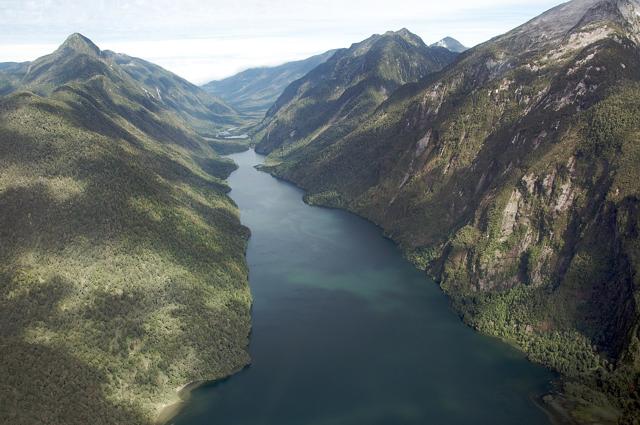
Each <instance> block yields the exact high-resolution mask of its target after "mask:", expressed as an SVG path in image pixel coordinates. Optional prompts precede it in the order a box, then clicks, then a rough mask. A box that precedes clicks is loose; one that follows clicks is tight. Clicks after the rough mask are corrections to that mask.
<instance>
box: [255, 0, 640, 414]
mask: <svg viewBox="0 0 640 425" xmlns="http://www.w3.org/2000/svg"><path fill="white" fill-rule="evenodd" d="M639 10H640V6H639V4H638V2H637V1H635V0H634V1H628V0H608V1H602V0H600V1H598V0H575V1H572V2H569V3H566V4H563V5H560V6H558V7H556V8H554V9H552V10H550V11H548V12H547V13H545V14H543V15H541V16H540V17H538V18H535V19H533V20H531V21H530V22H528V23H526V24H525V25H523V26H521V27H519V28H516V29H514V30H513V31H511V32H509V33H507V34H505V35H503V36H500V37H497V38H495V39H493V40H491V41H490V42H488V43H485V44H483V45H480V46H478V47H476V48H473V49H471V50H470V51H468V52H466V53H464V54H463V55H461V56H460V57H459V59H458V60H457V61H456V62H455V63H454V64H453V65H451V66H449V67H447V68H446V69H444V70H443V71H442V72H441V73H439V74H436V75H434V76H431V77H427V78H424V79H422V80H421V81H420V82H419V83H417V84H409V85H406V86H404V87H401V88H400V89H398V90H396V91H395V92H394V93H393V94H392V95H391V96H390V98H389V99H388V100H387V101H386V102H384V103H383V104H382V105H381V106H380V107H378V108H377V110H376V111H375V112H373V113H371V114H370V115H369V116H368V117H367V118H366V120H363V121H362V123H361V125H360V126H359V127H358V128H357V129H353V130H350V131H349V132H348V133H346V134H343V135H342V136H341V137H340V138H336V139H332V140H331V141H329V142H327V143H325V144H322V145H318V144H316V145H309V146H302V147H301V148H300V149H297V150H292V151H290V152H289V151H287V152H276V153H274V154H272V155H271V157H270V158H271V165H270V166H269V167H267V168H268V169H269V170H270V171H272V172H273V173H274V174H276V175H279V176H282V177H284V178H287V179H289V180H292V181H294V182H295V183H297V184H299V185H300V186H302V187H303V188H305V189H307V190H308V191H310V192H312V194H313V193H333V194H334V196H333V197H332V199H340V200H341V205H342V206H344V207H345V208H348V209H350V210H352V211H354V212H356V213H358V214H361V215H363V216H365V217H367V218H369V219H371V220H373V221H374V222H376V223H378V224H379V225H381V226H382V227H383V228H384V229H385V231H386V232H387V233H388V235H389V236H391V237H392V238H393V239H395V240H396V241H398V242H399V243H400V244H401V245H402V246H403V247H404V248H405V249H406V250H407V252H408V253H409V257H410V258H411V259H412V260H414V261H415V263H416V264H418V265H419V266H421V267H424V268H426V269H427V270H429V272H430V273H432V274H433V275H435V276H436V277H438V278H439V280H440V282H441V285H442V287H443V289H444V290H445V291H446V292H447V293H448V294H450V295H451V297H452V299H453V301H454V304H455V305H456V307H457V308H458V309H459V310H460V311H461V313H462V314H463V316H464V317H465V320H467V321H468V322H469V323H471V324H472V325H473V326H475V327H477V328H478V329H480V330H482V331H484V332H487V333H491V334H494V335H498V336H501V337H503V338H508V339H510V340H513V341H515V342H517V343H518V344H519V345H520V346H521V347H522V348H523V349H524V350H526V351H527V352H528V353H529V355H530V356H531V357H532V358H533V359H534V360H537V361H540V362H543V363H545V364H547V365H549V366H551V367H553V368H555V369H556V370H558V371H560V372H561V373H562V374H563V375H564V377H565V381H564V382H565V386H564V390H565V393H566V395H567V400H569V401H567V403H568V404H569V405H570V408H571V411H572V414H573V417H574V418H575V419H576V420H578V421H580V422H585V423H591V422H593V423H596V422H597V423H613V422H615V421H619V422H621V423H637V418H638V417H640V415H638V412H639V409H640V404H638V403H639V402H638V400H639V399H640V397H639V395H638V388H640V375H639V371H640V343H639V339H640V337H639V334H638V329H639V325H640V308H639V307H638V302H640V291H639V290H638V285H639V283H640V282H639V281H638V271H639V270H640V263H639V261H640V244H639V242H640V241H639V240H638V228H639V227H640V221H639V220H640V216H639V215H638V209H639V208H640V198H639V195H640V179H639V178H640V172H639V171H638V167H637V163H638V162H637V161H638V160H639V159H640V156H639V155H640V153H639V152H640V142H639V140H640V137H639V136H638V135H639V134H640V101H638V99H639V98H640V48H639V46H638V36H639V32H638V28H639V27H638V16H640V15H639ZM326 131H327V132H330V131H332V128H331V127H329V128H328V129H327V130H326ZM632 164H634V165H632ZM312 196H313V195H312ZM634 421H636V422H634Z"/></svg>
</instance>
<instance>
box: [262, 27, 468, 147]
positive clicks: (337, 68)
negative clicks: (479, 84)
mask: <svg viewBox="0 0 640 425" xmlns="http://www.w3.org/2000/svg"><path fill="white" fill-rule="evenodd" d="M455 57H456V54H455V53H452V52H450V51H449V50H446V49H443V48H440V47H436V48H431V47H428V46H426V45H425V44H424V42H423V41H422V40H421V39H420V38H419V37H418V36H416V35H414V34H412V33H411V32H409V31H408V30H406V29H402V30H400V31H397V32H391V31H390V32H387V33H385V34H382V35H374V36H372V37H370V38H368V39H366V40H364V41H362V42H360V43H357V44H354V45H352V46H351V47H350V48H348V49H342V50H338V51H337V52H336V53H335V54H334V55H333V56H332V57H331V58H330V59H329V60H327V61H326V62H325V63H323V64H321V65H319V66H318V67H316V68H315V69H313V70H312V71H311V72H309V73H308V74H307V75H305V76H304V77H303V78H301V79H299V80H297V81H295V82H294V83H292V84H291V85H290V86H289V87H287V89H286V90H285V91H284V93H283V94H282V95H281V96H280V97H279V98H278V100H277V102H276V103H275V104H274V105H273V106H272V107H271V109H269V111H268V112H267V114H266V116H265V119H264V121H263V122H262V123H261V124H260V126H259V128H258V130H257V133H256V137H255V140H258V143H257V146H256V150H257V151H258V152H261V153H268V152H271V151H273V150H276V149H281V150H287V151H290V150H295V149H298V148H299V147H301V146H304V145H310V144H313V145H316V144H317V145H324V144H328V143H333V142H334V141H336V140H338V139H339V138H340V137H342V136H343V135H345V134H347V133H348V132H350V131H353V130H354V129H356V128H357V127H358V126H359V125H360V124H361V123H362V122H363V120H364V119H366V118H367V117H368V116H369V114H370V113H371V112H373V111H374V110H375V108H376V107H377V106H379V105H380V104H381V103H382V102H383V101H384V100H385V99H387V97H388V96H389V95H390V94H391V93H392V92H393V91H394V90H395V89H397V88H398V87H400V86H401V85H403V84H406V83H410V82H415V81H418V80H419V79H421V78H422V77H425V76H426V75H428V74H430V73H433V72H437V71H440V70H441V69H443V68H444V67H445V66H446V65H448V64H449V63H451V62H452V61H453V60H454V59H455Z"/></svg>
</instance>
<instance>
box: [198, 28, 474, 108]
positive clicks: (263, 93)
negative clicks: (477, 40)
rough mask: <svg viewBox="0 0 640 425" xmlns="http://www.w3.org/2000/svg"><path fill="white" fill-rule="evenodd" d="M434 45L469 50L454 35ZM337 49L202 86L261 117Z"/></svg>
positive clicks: (247, 71)
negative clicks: (297, 81) (286, 90)
mask: <svg viewBox="0 0 640 425" xmlns="http://www.w3.org/2000/svg"><path fill="white" fill-rule="evenodd" d="M431 47H442V48H445V49H448V50H450V51H452V52H454V53H461V52H464V51H465V50H467V48H466V47H464V46H463V45H462V44H461V43H460V42H458V41H457V40H455V39H454V38H451V37H446V38H444V39H442V40H440V41H439V42H437V43H434V44H432V45H431ZM336 52H337V50H330V51H328V52H325V53H323V54H321V55H317V56H312V57H310V58H308V59H305V60H301V61H295V62H288V63H285V64H283V65H279V66H274V67H262V68H251V69H248V70H246V71H242V72H240V73H238V74H236V75H234V76H231V77H228V78H225V79H223V80H219V81H211V82H209V83H207V84H205V85H203V86H202V88H203V89H204V90H205V91H207V92H208V93H211V94H213V95H215V96H218V97H219V98H221V99H223V100H224V101H225V102H227V103H228V104H229V105H232V106H233V107H234V108H235V109H236V110H238V111H240V112H242V113H243V114H247V115H252V116H254V117H257V118H259V119H261V118H262V117H263V116H264V114H265V113H266V112H267V111H268V110H269V108H271V106H272V105H273V104H274V103H275V101H276V100H277V99H278V97H279V96H280V95H281V94H282V92H283V91H284V90H285V88H287V86H288V85H289V84H291V83H293V82H294V81H296V80H298V79H300V78H302V77H304V76H305V75H306V74H307V73H308V72H310V71H311V70H313V69H314V68H315V67H317V66H318V65H320V64H322V63H324V62H326V61H327V60H328V59H329V58H331V56H333V55H334V54H335V53H336Z"/></svg>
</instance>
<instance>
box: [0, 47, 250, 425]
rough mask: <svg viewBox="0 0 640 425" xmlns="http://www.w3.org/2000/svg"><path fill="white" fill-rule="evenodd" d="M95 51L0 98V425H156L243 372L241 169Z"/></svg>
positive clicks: (72, 54) (54, 61)
mask: <svg viewBox="0 0 640 425" xmlns="http://www.w3.org/2000/svg"><path fill="white" fill-rule="evenodd" d="M78 41H80V45H78V44H76V42H78ZM94 47H95V46H94V45H93V43H90V42H89V41H87V40H85V39H81V38H79V37H78V36H72V38H71V39H70V40H68V41H67V42H66V43H65V45H63V46H62V47H61V49H59V50H58V51H57V52H56V53H54V55H55V56H48V57H45V58H43V59H38V60H36V61H34V62H33V63H32V64H31V67H30V69H29V71H28V72H27V73H26V75H25V77H24V78H23V79H22V80H21V81H23V83H24V84H25V86H26V87H28V88H30V89H32V90H42V91H41V93H42V94H43V95H39V94H35V93H33V92H32V91H22V90H19V91H16V92H15V93H13V94H10V95H7V96H3V97H0V240H1V241H2V243H0V340H1V341H2V343H0V375H2V377H3V378H2V383H1V385H0V406H1V407H0V422H1V423H11V424H36V423H37V424H83V425H84V424H87V423H97V424H148V423H151V422H152V421H153V420H154V418H155V417H156V416H157V415H158V413H159V411H160V409H161V408H162V407H163V406H165V405H166V404H167V403H170V402H172V401H175V400H176V399H177V394H176V390H177V389H178V388H180V387H181V386H183V385H185V384H187V383H189V382H192V381H198V380H205V379H206V380H208V379H217V378H221V377H224V376H227V375H228V374H230V373H232V372H234V371H236V370H238V369H240V368H242V367H243V366H244V365H245V364H246V363H247V361H248V355H247V352H246V345H247V339H248V333H249V329H250V317H249V309H250V304H251V298H250V293H249V288H248V284H247V270H246V265H245V261H244V251H245V246H246V241H247V239H248V230H247V229H246V228H244V227H243V226H242V225H241V224H240V221H239V215H238V211H237V207H236V206H235V204H234V203H233V201H231V199H230V198H228V197H227V196H226V193H227V192H228V190H229V188H228V187H227V185H226V184H225V182H224V181H223V180H221V179H224V178H226V176H227V175H228V174H229V173H230V172H231V171H232V170H233V169H234V164H233V163H231V162H230V161H227V160H224V159H222V158H220V157H218V156H216V154H215V152H213V151H212V149H211V147H210V146H209V145H208V143H206V141H205V140H204V139H202V138H200V137H199V136H198V135H197V134H196V133H195V132H194V131H193V130H192V129H190V128H189V127H188V126H187V124H186V123H185V121H184V120H183V119H182V118H181V117H180V116H179V115H177V114H176V113H175V112H174V111H173V110H172V108H169V107H167V106H166V104H165V103H164V102H161V101H159V100H156V99H155V98H153V97H152V96H148V95H147V94H146V93H145V91H144V88H142V87H140V85H139V83H138V82H137V81H136V80H134V79H132V78H131V77H129V75H128V74H127V73H126V72H124V71H123V70H122V69H120V67H119V65H117V64H116V63H114V62H111V61H109V59H108V58H107V59H105V58H104V54H103V53H102V52H100V51H99V49H97V47H95V48H94ZM141 75H142V74H141ZM56 84H57V85H56ZM45 89H46V90H45Z"/></svg>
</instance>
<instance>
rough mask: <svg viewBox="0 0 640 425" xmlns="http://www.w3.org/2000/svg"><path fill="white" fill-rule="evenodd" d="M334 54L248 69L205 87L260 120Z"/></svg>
mask: <svg viewBox="0 0 640 425" xmlns="http://www.w3.org/2000/svg"><path fill="white" fill-rule="evenodd" d="M335 52H336V51H335V50H330V51H328V52H325V53H322V54H320V55H316V56H312V57H310V58H308V59H304V60H300V61H295V62H288V63H285V64H282V65H279V66H274V67H264V68H252V69H247V70H246V71H242V72H240V73H238V74H236V75H234V76H232V77H228V78H225V79H223V80H219V81H211V82H210V83H207V84H205V85H203V86H202V88H203V89H204V90H205V91H207V92H208V93H211V94H213V95H215V96H218V97H220V98H221V99H224V100H225V101H226V102H228V103H229V104H230V105H233V107H234V108H236V109H237V110H238V111H242V113H244V114H253V115H256V116H258V117H259V118H260V119H261V118H262V117H263V116H264V114H265V113H266V112H267V111H268V110H269V108H270V107H271V105H273V104H274V103H275V101H276V100H277V99H278V97H279V96H280V95H281V94H282V92H283V91H284V89H285V88H286V87H287V86H288V85H289V84H291V83H292V82H294V81H295V80H297V79H299V78H302V77H304V76H305V75H306V74H307V73H308V72H309V71H311V70H312V69H313V68H315V67H316V66H318V65H320V64H321V63H324V62H326V61H327V59H329V58H330V57H331V56H333V54H334V53H335Z"/></svg>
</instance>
